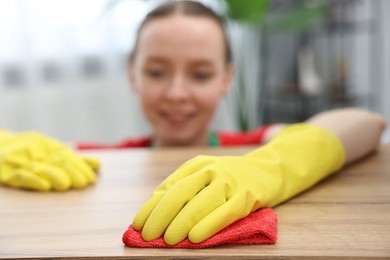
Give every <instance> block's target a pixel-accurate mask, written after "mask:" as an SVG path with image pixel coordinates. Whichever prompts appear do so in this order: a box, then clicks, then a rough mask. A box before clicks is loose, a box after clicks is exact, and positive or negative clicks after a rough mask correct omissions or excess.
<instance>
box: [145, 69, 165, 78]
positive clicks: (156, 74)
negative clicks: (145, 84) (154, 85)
mask: <svg viewBox="0 0 390 260" xmlns="http://www.w3.org/2000/svg"><path fill="white" fill-rule="evenodd" d="M146 75H147V76H149V77H151V78H161V77H162V76H164V71H163V70H160V69H148V70H146Z"/></svg>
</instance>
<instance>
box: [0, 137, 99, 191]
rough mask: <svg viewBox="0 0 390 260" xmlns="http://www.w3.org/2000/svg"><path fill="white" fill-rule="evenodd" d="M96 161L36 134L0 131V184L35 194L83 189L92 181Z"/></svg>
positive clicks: (51, 139)
mask: <svg viewBox="0 0 390 260" xmlns="http://www.w3.org/2000/svg"><path fill="white" fill-rule="evenodd" d="M98 168H99V162H98V161H97V160H96V159H93V158H90V157H82V156H79V155H78V154H76V153H75V152H74V151H72V150H71V149H70V148H69V147H67V146H66V145H64V144H62V143H61V142H59V141H57V140H55V139H53V138H50V137H47V136H44V135H42V134H39V133H37V132H24V133H21V134H14V133H11V132H7V131H5V130H0V183H1V184H3V185H7V186H11V187H14V188H23V189H32V190H38V191H48V190H56V191H64V190H69V189H71V188H83V187H85V186H87V185H89V184H92V183H94V182H95V179H96V175H95V172H94V170H96V169H98Z"/></svg>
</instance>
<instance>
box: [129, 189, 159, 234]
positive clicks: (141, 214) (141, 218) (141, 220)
mask: <svg viewBox="0 0 390 260" xmlns="http://www.w3.org/2000/svg"><path fill="white" fill-rule="evenodd" d="M163 196H164V193H156V194H155V195H153V196H152V197H151V198H150V199H149V200H148V201H147V202H146V203H145V204H144V205H143V206H142V207H141V209H140V210H139V211H138V213H137V215H136V216H135V218H134V220H133V223H132V225H133V228H134V229H135V230H138V231H139V230H142V229H143V227H144V225H145V222H146V220H147V219H148V218H149V216H150V213H152V211H153V209H154V207H155V206H156V205H157V203H158V202H159V201H160V200H161V198H162V197H163Z"/></svg>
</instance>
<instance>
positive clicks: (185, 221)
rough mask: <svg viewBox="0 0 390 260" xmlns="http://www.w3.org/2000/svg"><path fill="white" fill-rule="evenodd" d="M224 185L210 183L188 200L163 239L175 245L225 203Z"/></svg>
mask: <svg viewBox="0 0 390 260" xmlns="http://www.w3.org/2000/svg"><path fill="white" fill-rule="evenodd" d="M224 186H225V185H224V184H222V183H215V182H214V183H211V184H210V185H208V186H207V187H206V188H204V189H203V190H201V191H200V192H199V193H198V194H197V195H196V196H195V197H194V198H193V199H192V200H190V201H189V202H188V203H187V204H186V205H185V206H184V208H183V209H182V210H181V211H180V212H179V214H178V215H177V216H176V217H175V218H174V220H173V221H172V222H171V224H170V225H169V227H168V228H167V230H166V231H165V234H164V241H165V242H166V243H167V244H169V245H175V244H177V243H179V242H180V241H182V240H184V239H185V238H186V237H187V236H188V234H189V232H190V230H191V229H192V228H193V227H194V226H195V225H196V224H197V223H198V222H199V221H200V220H201V219H203V218H204V217H206V216H207V215H208V214H209V213H210V212H212V211H213V210H215V209H216V208H218V207H219V206H220V205H222V204H223V203H225V202H226V196H225V188H224Z"/></svg>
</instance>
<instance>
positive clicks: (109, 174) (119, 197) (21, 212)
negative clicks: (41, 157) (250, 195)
mask: <svg viewBox="0 0 390 260" xmlns="http://www.w3.org/2000/svg"><path fill="white" fill-rule="evenodd" d="M250 149H252V148H229V149H226V148H225V149H212V148H207V149H206V148H204V149H201V148H196V149H190V148H186V149H168V150H149V149H133V150H122V151H105V152H94V153H91V154H93V155H95V156H96V157H98V158H100V159H101V162H102V168H101V172H100V175H99V178H98V181H97V183H96V185H94V186H92V187H88V188H86V189H83V190H73V191H69V192H59V193H56V192H48V193H39V192H31V191H22V190H14V189H10V188H6V187H3V186H0V258H45V257H47V258H51V259H55V258H77V257H83V258H84V259H89V258H94V259H95V258H104V259H107V258H111V259H119V258H134V259H144V258H154V259H170V258H174V259H210V258H216V259H270V258H275V257H276V258H279V259H303V258H318V259H329V258H331V257H333V258H350V259H359V258H360V259H365V258H378V259H379V258H383V259H386V258H387V259H390V145H382V146H381V147H380V149H379V151H378V152H377V153H375V154H373V155H371V156H369V157H368V158H366V159H365V160H363V161H361V162H359V163H356V164H354V165H351V166H349V167H347V168H345V169H343V170H342V171H340V172H339V173H337V174H335V175H333V176H331V177H329V178H327V179H326V180H324V181H323V182H321V183H320V184H318V185H317V186H315V187H314V188H312V189H310V190H308V191H306V192H304V193H302V194H301V195H299V196H297V197H295V198H293V199H291V200H290V201H288V202H286V203H284V204H282V205H280V206H278V207H276V208H275V210H276V212H277V215H278V219H279V223H278V229H279V230H278V241H277V243H276V244H275V245H245V246H243V245H240V246H220V247H215V248H209V249H198V250H194V249H144V248H130V247H126V246H124V245H123V243H122V240H121V239H122V234H123V232H124V231H125V230H126V229H127V227H128V225H129V224H130V223H131V221H132V219H133V217H134V216H135V214H136V212H137V211H138V209H139V208H140V206H141V205H142V204H143V203H144V202H145V201H146V200H147V198H148V197H149V196H150V194H151V193H152V191H153V190H154V188H155V187H156V186H157V184H159V183H160V182H161V181H162V180H163V179H164V178H165V177H166V176H167V175H168V174H169V173H171V172H172V171H173V170H174V169H175V168H176V167H178V166H179V165H180V164H181V163H183V162H184V161H185V160H187V159H190V158H192V157H193V156H195V155H198V154H214V155H216V154H218V155H223V154H225V155H234V154H237V155H239V154H243V153H245V152H246V151H249V150H250Z"/></svg>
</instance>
